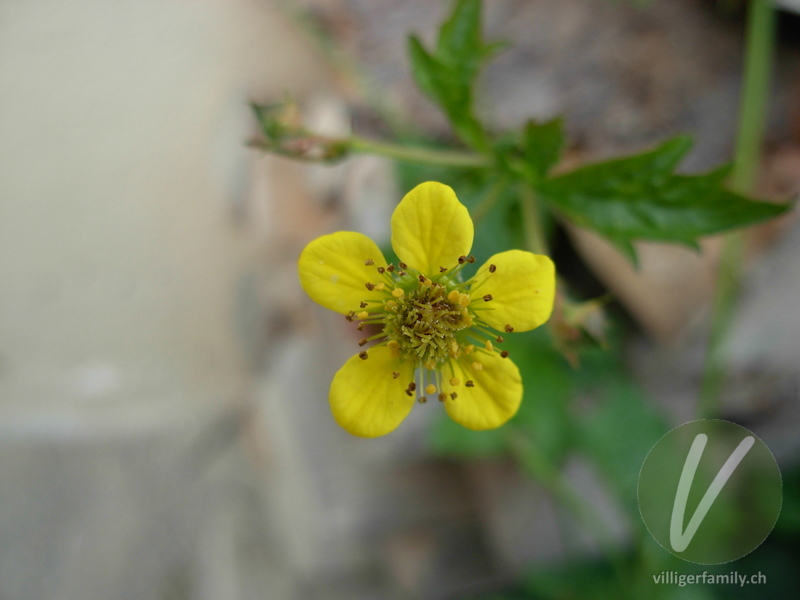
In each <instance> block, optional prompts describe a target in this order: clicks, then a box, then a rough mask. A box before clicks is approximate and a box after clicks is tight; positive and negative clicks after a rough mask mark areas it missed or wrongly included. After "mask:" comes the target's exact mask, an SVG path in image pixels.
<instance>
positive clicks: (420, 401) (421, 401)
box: [419, 396, 428, 404]
mask: <svg viewBox="0 0 800 600" xmlns="http://www.w3.org/2000/svg"><path fill="white" fill-rule="evenodd" d="M427 401H428V399H427V398H426V397H425V396H420V397H419V403H420V404H425V403H426V402H427Z"/></svg>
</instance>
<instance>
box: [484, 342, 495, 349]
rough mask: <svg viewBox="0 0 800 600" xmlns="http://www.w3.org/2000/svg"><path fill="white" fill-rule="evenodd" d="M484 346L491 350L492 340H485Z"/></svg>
mask: <svg viewBox="0 0 800 600" xmlns="http://www.w3.org/2000/svg"><path fill="white" fill-rule="evenodd" d="M484 347H485V348H486V349H487V350H488V351H489V352H491V351H492V350H494V346H492V340H486V343H485V344H484Z"/></svg>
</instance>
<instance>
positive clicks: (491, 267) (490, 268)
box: [489, 265, 497, 273]
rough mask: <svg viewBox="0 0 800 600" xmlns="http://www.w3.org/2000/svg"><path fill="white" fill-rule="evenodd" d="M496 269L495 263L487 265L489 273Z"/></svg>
mask: <svg viewBox="0 0 800 600" xmlns="http://www.w3.org/2000/svg"><path fill="white" fill-rule="evenodd" d="M495 271H497V265H489V273H494V272H495Z"/></svg>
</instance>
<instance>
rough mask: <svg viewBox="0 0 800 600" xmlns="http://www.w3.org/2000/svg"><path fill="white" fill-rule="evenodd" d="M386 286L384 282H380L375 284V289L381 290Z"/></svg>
mask: <svg viewBox="0 0 800 600" xmlns="http://www.w3.org/2000/svg"><path fill="white" fill-rule="evenodd" d="M385 288H386V284H385V283H383V282H380V283H379V284H378V285H376V286H375V291H377V292H382V291H383V290H384V289H385Z"/></svg>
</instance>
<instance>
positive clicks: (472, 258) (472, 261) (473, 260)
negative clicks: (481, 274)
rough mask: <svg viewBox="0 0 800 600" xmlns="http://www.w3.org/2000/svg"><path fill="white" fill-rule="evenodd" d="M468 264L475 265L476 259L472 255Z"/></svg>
mask: <svg viewBox="0 0 800 600" xmlns="http://www.w3.org/2000/svg"><path fill="white" fill-rule="evenodd" d="M467 262H468V263H469V264H472V263H474V262H475V257H474V256H472V255H471V254H470V255H469V258H468V259H467Z"/></svg>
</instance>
